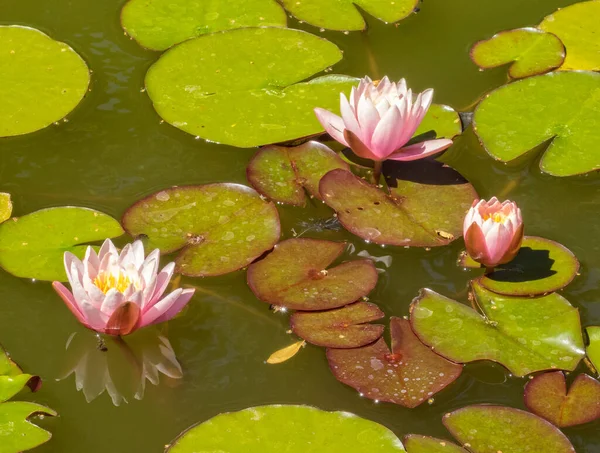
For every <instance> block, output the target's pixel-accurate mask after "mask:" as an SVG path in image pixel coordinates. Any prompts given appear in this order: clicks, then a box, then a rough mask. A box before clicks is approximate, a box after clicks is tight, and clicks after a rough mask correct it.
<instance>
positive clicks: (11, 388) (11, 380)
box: [0, 346, 41, 404]
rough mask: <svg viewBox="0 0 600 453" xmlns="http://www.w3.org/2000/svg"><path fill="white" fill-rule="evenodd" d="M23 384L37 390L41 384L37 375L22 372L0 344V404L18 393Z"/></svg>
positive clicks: (23, 386)
mask: <svg viewBox="0 0 600 453" xmlns="http://www.w3.org/2000/svg"><path fill="white" fill-rule="evenodd" d="M25 386H29V388H30V389H31V390H32V391H34V392H35V391H37V390H38V388H39V387H40V386H41V381H40V378H39V377H38V376H32V375H31V374H26V373H23V371H22V370H21V368H19V366H18V365H17V364H16V363H15V362H13V361H12V360H11V359H10V357H9V356H8V354H7V353H6V351H5V350H4V348H3V347H2V346H0V404H1V403H3V402H4V401H6V400H8V399H10V398H12V397H13V396H15V395H16V394H17V393H19V392H20V391H21V390H23V388H25Z"/></svg>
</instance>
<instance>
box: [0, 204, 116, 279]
mask: <svg viewBox="0 0 600 453" xmlns="http://www.w3.org/2000/svg"><path fill="white" fill-rule="evenodd" d="M122 234H123V229H122V228H121V226H120V225H119V222H117V221H116V220H115V219H113V218H112V217H110V216H109V215H107V214H104V213H102V212H100V211H95V210H93V209H88V208H80V207H72V206H68V207H59V208H48V209H42V210H39V211H35V212H32V213H31V214H27V215H24V216H23V217H18V218H13V219H12V220H8V221H6V222H4V223H2V224H0V266H1V267H2V268H4V270H6V271H7V272H10V273H11V274H13V275H16V276H17V277H23V278H35V279H38V280H49V281H53V280H58V281H66V280H67V275H66V273H65V268H64V264H63V256H64V253H65V252H67V251H68V252H71V253H74V254H75V255H77V256H78V257H80V258H82V257H83V255H84V254H85V250H86V249H87V245H85V244H88V243H90V242H96V241H101V240H104V239H106V238H114V237H117V236H121V235H122Z"/></svg>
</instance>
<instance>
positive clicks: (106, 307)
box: [100, 288, 125, 316]
mask: <svg viewBox="0 0 600 453" xmlns="http://www.w3.org/2000/svg"><path fill="white" fill-rule="evenodd" d="M123 299H124V298H123V294H121V293H120V292H119V291H117V290H116V289H115V288H111V289H109V290H108V292H107V293H106V297H105V298H104V301H103V302H102V305H101V306H100V311H101V312H102V313H104V314H105V315H107V316H111V315H112V314H113V312H114V311H115V310H116V309H117V307H118V306H119V305H121V304H122V303H123V302H125V300H123Z"/></svg>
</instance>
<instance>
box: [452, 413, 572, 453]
mask: <svg viewBox="0 0 600 453" xmlns="http://www.w3.org/2000/svg"><path fill="white" fill-rule="evenodd" d="M443 422H444V425H445V426H446V428H448V430H449V431H450V432H451V433H452V435H453V436H454V437H455V438H456V439H457V440H459V441H460V442H461V443H462V444H463V445H465V446H467V447H468V449H469V451H470V452H473V453H499V452H504V453H513V452H514V453H517V452H519V453H521V452H522V453H525V452H531V453H542V452H544V453H546V452H547V453H550V452H552V453H575V449H574V448H573V446H572V445H571V443H570V442H569V440H568V439H567V437H566V436H565V435H564V434H563V433H561V432H560V431H559V430H558V428H556V427H555V426H554V425H552V424H551V423H549V422H547V421H546V420H544V419H543V418H540V417H537V416H535V415H533V414H530V413H529V412H525V411H521V410H518V409H513V408H511V407H502V406H488V405H477V406H467V407H463V408H462V409H458V410H456V411H454V412H451V413H449V414H446V415H445V416H444V419H443Z"/></svg>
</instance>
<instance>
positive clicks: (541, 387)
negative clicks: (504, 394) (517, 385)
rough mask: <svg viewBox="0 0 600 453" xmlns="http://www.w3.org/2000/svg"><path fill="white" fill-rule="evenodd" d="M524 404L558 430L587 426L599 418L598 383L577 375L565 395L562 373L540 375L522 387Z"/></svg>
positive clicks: (599, 399)
mask: <svg viewBox="0 0 600 453" xmlns="http://www.w3.org/2000/svg"><path fill="white" fill-rule="evenodd" d="M525 405H526V406H527V409H529V410H530V411H531V412H533V413H534V414H536V415H539V416H540V417H542V418H545V419H546V420H548V421H549V422H551V423H553V424H555V425H556V426H558V427H561V428H563V427H565V426H574V425H581V424H583V423H588V422H591V421H594V420H596V419H598V418H600V382H598V381H597V380H596V379H594V378H592V377H590V376H588V375H587V374H580V375H579V376H577V377H576V378H575V381H573V384H571V388H570V389H569V391H568V393H567V381H566V379H565V375H564V374H563V373H562V372H560V371H555V372H552V373H544V374H540V375H538V376H536V377H534V378H533V379H532V380H531V381H529V382H528V383H527V385H526V386H525Z"/></svg>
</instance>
